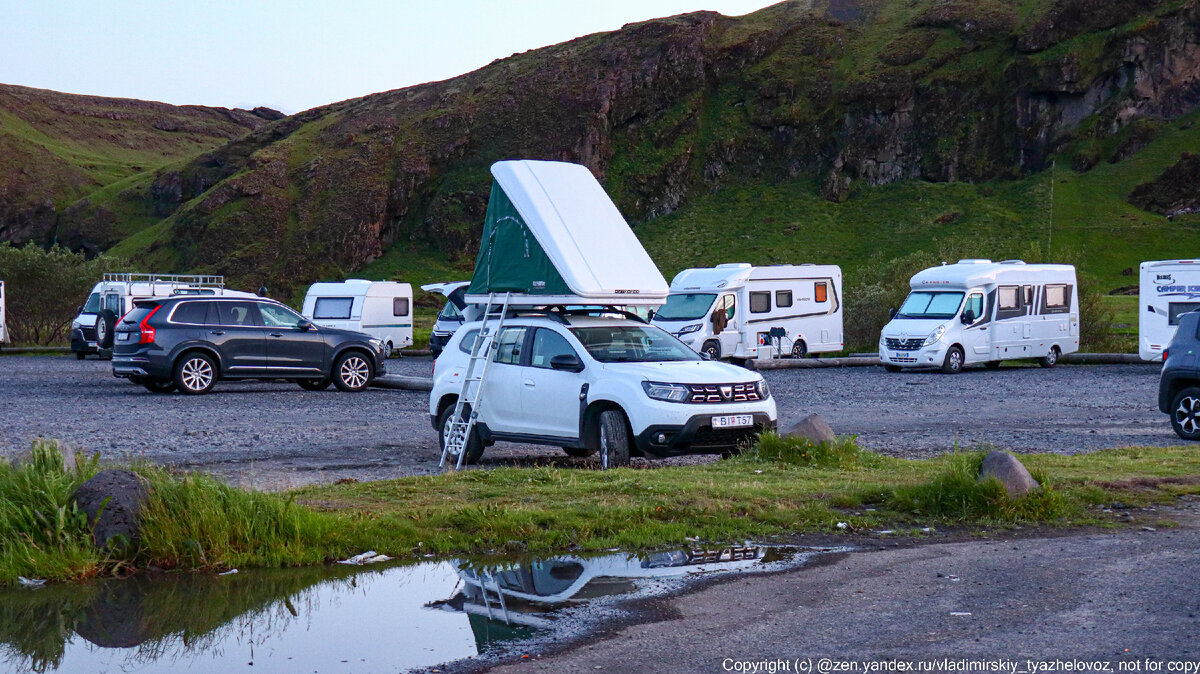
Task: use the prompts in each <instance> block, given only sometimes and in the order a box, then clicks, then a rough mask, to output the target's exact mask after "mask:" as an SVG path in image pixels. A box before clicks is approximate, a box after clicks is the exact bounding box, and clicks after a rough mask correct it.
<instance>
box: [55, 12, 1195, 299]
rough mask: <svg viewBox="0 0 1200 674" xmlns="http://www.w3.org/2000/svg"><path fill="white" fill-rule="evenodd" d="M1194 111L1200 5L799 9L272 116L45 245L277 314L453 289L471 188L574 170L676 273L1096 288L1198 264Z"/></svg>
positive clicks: (470, 212) (620, 37) (580, 46)
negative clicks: (945, 277) (824, 269)
mask: <svg viewBox="0 0 1200 674" xmlns="http://www.w3.org/2000/svg"><path fill="white" fill-rule="evenodd" d="M1197 103H1200V2H1198V0H1021V1H1020V2H1013V1H1009V0H899V1H885V0H828V1H827V2H826V1H818V2H810V1H807V0H791V1H789V2H783V3H780V4H777V5H773V6H771V7H768V8H765V9H763V10H761V11H758V12H755V13H753V14H749V15H747V16H744V17H725V16H721V15H719V14H715V13H711V12H697V13H693V14H686V15H681V16H676V17H669V18H665V19H659V20H654V21H648V22H643V23H638V24H630V25H628V26H625V27H624V28H622V29H621V30H618V31H614V32H610V33H601V34H596V35H589V36H586V37H582V38H579V39H576V40H572V41H570V42H566V43H563V44H559V45H554V46H551V47H546V48H543V49H538V50H534V51H530V52H525V53H522V54H516V55H513V56H511V57H509V58H507V59H502V60H498V61H496V62H494V63H492V64H491V65H489V66H487V67H485V68H482V69H480V70H478V71H475V72H472V73H468V74H465V75H462V76H460V77H456V78H453V79H450V80H446V81H444V82H436V83H431V84H424V85H420V86H416V87H410V88H407V89H399V90H395V91H389V92H384V93H380V94H375V95H372V96H367V97H364V98H360V99H353V100H349V101H344V102H341V103H337V104H333V105H329V106H325V107H321V108H316V109H313V110H309V111H307V112H303V113H300V114H298V115H294V116H292V117H288V118H285V119H280V120H277V121H273V122H270V123H267V124H265V125H261V126H259V127H258V128H256V129H255V130H253V131H251V132H250V133H248V134H246V135H244V136H241V137H239V138H237V139H236V140H232V141H231V142H229V143H227V144H225V145H223V146H221V147H219V148H217V149H215V150H212V151H209V152H205V153H204V154H201V155H199V156H197V157H195V158H193V159H191V160H188V161H180V162H176V163H171V164H166V165H164V166H162V167H161V168H159V169H157V170H156V171H154V172H143V173H138V174H135V175H133V176H132V177H130V178H127V181H128V182H126V183H124V184H121V185H119V186H110V187H108V188H107V189H105V190H101V191H99V192H95V193H93V194H91V195H90V196H89V198H88V201H87V204H86V207H81V206H80V205H78V204H76V205H75V206H72V207H70V208H67V209H66V210H65V211H64V212H63V213H62V214H61V218H60V222H61V225H60V226H61V227H66V228H68V229H70V230H72V231H78V232H82V233H90V232H98V231H108V232H116V233H117V234H118V235H120V236H116V237H112V238H114V239H115V238H120V241H119V242H116V241H115V240H114V241H113V242H114V243H115V246H114V247H113V249H112V250H113V252H114V253H116V254H118V255H121V256H124V257H127V258H130V259H133V260H136V261H138V263H140V264H141V265H142V266H145V267H148V268H154V269H160V270H172V271H183V270H193V271H198V272H216V273H226V274H229V275H231V276H232V277H233V278H234V280H235V282H238V283H240V284H242V285H244V286H247V287H257V286H258V285H260V284H266V285H268V286H269V287H271V289H272V291H273V294H275V295H276V296H281V297H290V296H292V295H293V294H294V293H295V292H296V291H297V290H298V289H300V288H302V287H303V286H305V285H307V284H308V283H309V282H311V281H313V280H315V279H317V278H321V277H328V278H340V277H344V276H346V275H349V274H355V275H361V276H373V277H380V278H382V277H390V276H399V277H401V278H403V279H404V280H409V281H414V282H425V281H430V280H447V279H450V278H462V277H465V276H466V275H467V274H469V271H470V267H471V263H472V261H473V259H474V253H475V250H476V247H477V245H478V236H479V233H480V226H481V222H482V218H483V213H484V209H485V207H486V199H487V194H488V187H489V184H490V175H489V174H488V166H489V165H490V164H491V163H492V162H494V161H496V160H500V159H508V158H517V157H520V158H540V159H556V160H567V161H574V162H580V163H583V164H585V165H587V166H588V167H590V168H591V169H592V170H593V172H594V173H596V175H597V176H599V177H600V178H601V179H602V181H603V182H604V184H605V187H606V188H607V189H608V191H609V192H610V193H611V194H612V195H613V197H614V199H615V200H616V202H617V205H618V206H619V207H620V208H621V210H622V212H623V213H624V214H625V215H626V217H627V218H628V219H629V220H630V221H631V222H632V223H634V225H635V231H636V232H637V233H638V235H639V236H640V237H641V238H642V240H643V241H644V242H645V243H646V245H647V248H648V250H649V251H650V252H651V254H652V255H653V256H654V258H655V259H656V261H658V262H659V264H660V266H661V267H662V269H663V271H664V273H665V274H666V275H667V276H668V278H669V277H670V276H671V275H672V274H673V273H674V272H676V271H678V270H679V269H681V268H684V267H686V266H691V265H697V264H712V263H717V262H728V261H747V262H753V263H770V262H803V261H819V262H833V263H838V264H841V265H843V267H844V268H845V270H846V275H847V280H848V283H855V282H859V281H856V280H855V279H859V280H860V281H861V282H863V283H866V282H869V281H870V280H871V278H872V277H873V276H874V275H876V274H877V271H878V269H879V268H880V267H881V262H882V261H887V260H892V259H895V258H897V257H903V256H905V255H910V254H913V253H915V252H917V251H925V252H926V253H928V254H933V253H935V252H937V251H942V250H946V251H960V250H961V251H965V252H970V253H971V254H972V255H973V256H978V257H999V258H1003V257H1010V256H1013V255H1018V254H1022V255H1025V254H1028V252H1029V251H1031V250H1033V248H1032V247H1033V246H1036V247H1037V248H1036V251H1037V252H1038V253H1039V255H1038V256H1039V257H1040V258H1042V259H1068V258H1069V259H1070V260H1071V261H1074V262H1076V263H1078V264H1079V265H1080V268H1081V270H1082V272H1083V274H1084V275H1085V277H1087V278H1088V279H1089V281H1090V282H1091V283H1094V284H1095V285H1096V286H1097V287H1101V288H1103V289H1104V290H1108V289H1111V288H1116V287H1118V286H1122V285H1129V284H1131V283H1133V282H1134V281H1133V280H1132V279H1130V278H1128V277H1126V276H1124V275H1123V272H1126V271H1127V270H1129V269H1131V268H1132V269H1136V267H1137V264H1138V263H1139V262H1140V261H1141V260H1144V259H1153V258H1162V257H1180V256H1192V255H1196V254H1197V248H1198V246H1197V244H1200V233H1198V231H1200V227H1198V225H1200V216H1197V215H1195V214H1191V213H1188V212H1187V211H1188V210H1189V209H1188V208H1187V207H1186V205H1187V204H1192V203H1195V202H1197V199H1195V198H1191V196H1189V195H1193V196H1194V194H1195V191H1196V187H1195V185H1194V184H1193V185H1190V186H1189V185H1188V182H1187V179H1186V177H1187V176H1189V175H1191V173H1190V172H1189V171H1190V169H1189V166H1190V165H1188V164H1187V163H1186V161H1185V160H1183V159H1181V155H1182V154H1183V153H1184V152H1197V151H1200V129H1197V128H1195V127H1194V122H1195V120H1196V113H1195V110H1196V108H1197ZM1181 161H1182V162H1184V164H1183V165H1181V166H1179V167H1177V168H1175V170H1174V172H1173V173H1167V174H1164V172H1166V171H1167V170H1168V169H1169V168H1171V167H1175V166H1176V165H1177V164H1179V163H1180V162H1181ZM1144 184H1145V185H1149V186H1147V187H1143V188H1141V192H1142V193H1144V194H1147V195H1152V196H1153V198H1150V197H1146V198H1145V199H1142V200H1137V199H1134V200H1133V202H1134V203H1137V204H1139V205H1138V206H1135V205H1134V203H1131V200H1130V195H1131V193H1132V192H1133V191H1134V190H1135V189H1137V188H1138V186H1139V185H1144ZM1189 190H1190V192H1189ZM1189 199H1190V201H1189ZM1180 204H1183V205H1184V206H1180ZM1168 213H1169V214H1170V216H1171V217H1170V219H1169V218H1168ZM106 223H108V224H106ZM105 227H108V228H109V229H107V230H106V229H105Z"/></svg>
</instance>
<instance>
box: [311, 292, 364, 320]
mask: <svg viewBox="0 0 1200 674" xmlns="http://www.w3.org/2000/svg"><path fill="white" fill-rule="evenodd" d="M353 306H354V298H353V297H318V298H317V304H316V306H314V307H313V318H327V319H342V320H345V319H348V318H350V309H351V308H352V307H353Z"/></svg>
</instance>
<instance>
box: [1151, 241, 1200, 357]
mask: <svg viewBox="0 0 1200 674" xmlns="http://www.w3.org/2000/svg"><path fill="white" fill-rule="evenodd" d="M1138 305H1139V306H1138V316H1139V318H1138V355H1139V356H1141V357H1142V360H1151V361H1153V360H1162V357H1163V350H1164V349H1166V348H1167V344H1170V343H1171V338H1172V337H1174V336H1175V329H1176V327H1178V325H1179V317H1180V316H1182V315H1183V314H1186V313H1188V312H1191V311H1196V310H1200V260H1159V261H1155V262H1143V263H1142V272H1141V282H1140V283H1139V284H1138Z"/></svg>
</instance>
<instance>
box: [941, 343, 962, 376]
mask: <svg viewBox="0 0 1200 674" xmlns="http://www.w3.org/2000/svg"><path fill="white" fill-rule="evenodd" d="M962 369H963V350H962V347H959V346H952V347H950V350H949V351H947V352H946V359H945V360H943V361H942V372H944V373H946V374H958V373H959V372H962Z"/></svg>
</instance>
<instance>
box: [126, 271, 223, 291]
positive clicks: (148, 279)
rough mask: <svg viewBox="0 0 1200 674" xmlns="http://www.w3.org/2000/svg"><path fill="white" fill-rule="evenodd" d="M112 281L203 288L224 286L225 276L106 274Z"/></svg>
mask: <svg viewBox="0 0 1200 674" xmlns="http://www.w3.org/2000/svg"><path fill="white" fill-rule="evenodd" d="M102 280H103V281H105V282H111V283H167V284H170V285H186V286H198V287H202V288H224V287H225V277H224V276H215V275H210V274H143V273H129V272H124V273H117V274H105V275H104V277H103V279H102Z"/></svg>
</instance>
